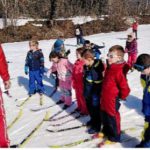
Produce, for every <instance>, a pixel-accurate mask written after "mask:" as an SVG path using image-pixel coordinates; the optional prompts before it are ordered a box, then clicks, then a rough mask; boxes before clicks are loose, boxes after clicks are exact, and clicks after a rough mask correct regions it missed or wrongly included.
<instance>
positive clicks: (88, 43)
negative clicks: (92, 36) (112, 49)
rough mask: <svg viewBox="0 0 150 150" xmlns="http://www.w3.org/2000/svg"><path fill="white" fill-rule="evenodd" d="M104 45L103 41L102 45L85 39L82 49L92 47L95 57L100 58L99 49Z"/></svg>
mask: <svg viewBox="0 0 150 150" xmlns="http://www.w3.org/2000/svg"><path fill="white" fill-rule="evenodd" d="M104 47H105V45H104V43H103V46H99V45H96V44H94V43H90V41H89V40H85V42H84V49H87V50H88V49H92V52H93V55H94V58H95V59H100V55H101V51H100V50H99V49H101V48H104Z"/></svg>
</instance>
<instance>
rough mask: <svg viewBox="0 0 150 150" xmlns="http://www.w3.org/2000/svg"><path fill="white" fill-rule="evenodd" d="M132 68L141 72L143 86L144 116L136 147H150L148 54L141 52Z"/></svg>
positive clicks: (149, 70)
mask: <svg viewBox="0 0 150 150" xmlns="http://www.w3.org/2000/svg"><path fill="white" fill-rule="evenodd" d="M134 68H135V69H137V70H138V71H140V72H141V83H142V86H143V88H144V92H143V101H142V104H143V107H142V112H143V114H144V116H145V125H144V131H143V132H142V141H141V143H140V144H138V145H137V146H136V147H146V148H148V147H150V55H149V54H141V55H140V56H138V58H137V61H136V63H135V64H134Z"/></svg>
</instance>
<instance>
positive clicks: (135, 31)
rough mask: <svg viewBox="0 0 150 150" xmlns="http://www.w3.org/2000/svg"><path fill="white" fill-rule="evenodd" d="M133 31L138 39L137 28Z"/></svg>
mask: <svg viewBox="0 0 150 150" xmlns="http://www.w3.org/2000/svg"><path fill="white" fill-rule="evenodd" d="M133 33H135V38H136V39H137V38H138V37H137V30H133Z"/></svg>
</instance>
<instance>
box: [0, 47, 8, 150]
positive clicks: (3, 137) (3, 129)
mask: <svg viewBox="0 0 150 150" xmlns="http://www.w3.org/2000/svg"><path fill="white" fill-rule="evenodd" d="M0 76H1V78H2V79H3V82H4V86H5V89H9V88H10V81H9V80H10V76H9V73H8V66H7V62H6V59H5V55H4V53H3V50H2V47H1V45H0ZM9 144H10V142H9V139H8V135H7V126H6V118H5V110H4V103H3V98H2V92H1V89H0V148H8V147H9Z"/></svg>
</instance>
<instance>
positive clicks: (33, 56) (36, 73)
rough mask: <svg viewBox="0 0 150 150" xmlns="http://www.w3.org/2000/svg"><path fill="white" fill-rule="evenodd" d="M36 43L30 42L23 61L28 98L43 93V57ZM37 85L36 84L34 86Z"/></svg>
mask: <svg viewBox="0 0 150 150" xmlns="http://www.w3.org/2000/svg"><path fill="white" fill-rule="evenodd" d="M38 45H39V43H38V41H30V42H29V47H30V51H28V53H27V56H26V61H25V68H24V69H25V70H24V71H25V74H26V75H27V74H29V93H28V94H29V96H32V95H33V94H35V93H36V92H38V93H39V94H40V95H42V94H43V93H44V91H45V90H44V85H43V82H42V76H43V74H44V56H43V53H42V50H41V49H39V48H38ZM36 83H37V84H36Z"/></svg>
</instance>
